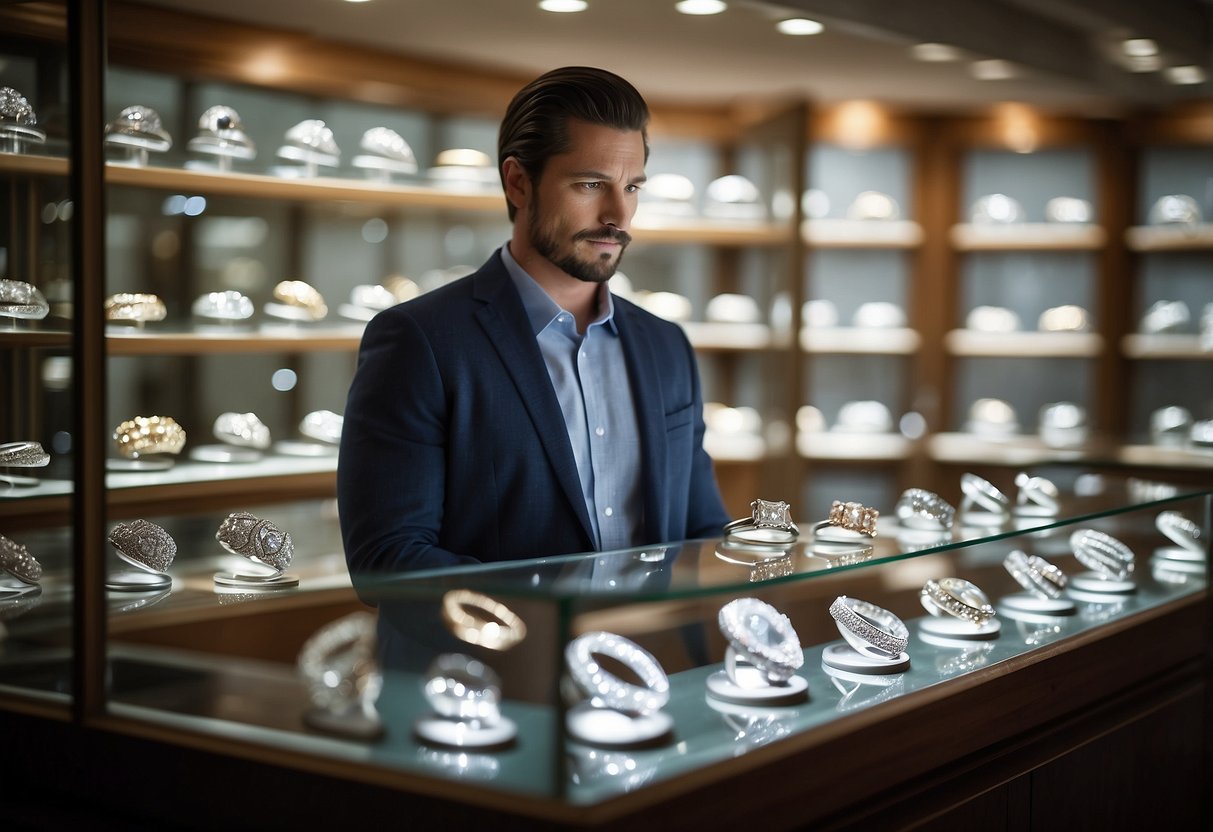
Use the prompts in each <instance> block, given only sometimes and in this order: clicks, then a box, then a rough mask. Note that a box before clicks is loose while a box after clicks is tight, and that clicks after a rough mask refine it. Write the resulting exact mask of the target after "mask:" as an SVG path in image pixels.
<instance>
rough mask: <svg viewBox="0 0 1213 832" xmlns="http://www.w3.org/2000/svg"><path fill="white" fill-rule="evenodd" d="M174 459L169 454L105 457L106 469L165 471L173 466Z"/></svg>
mask: <svg viewBox="0 0 1213 832" xmlns="http://www.w3.org/2000/svg"><path fill="white" fill-rule="evenodd" d="M175 462H176V460H175V459H173V458H172V457H171V456H161V457H153V458H149V457H142V458H140V459H107V460H106V461H105V467H106V470H109V471H167V470H169V469H170V468H172V467H173V463H175Z"/></svg>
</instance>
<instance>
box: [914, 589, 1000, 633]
mask: <svg viewBox="0 0 1213 832" xmlns="http://www.w3.org/2000/svg"><path fill="white" fill-rule="evenodd" d="M918 598H919V601H921V602H922V606H923V609H925V610H926V611H927V612H928V613H930V614H931V615H950V616H953V617H954V618H959V619H961V620H962V621H968V622H969V623H971V624H973V625H975V626H977V627H980V626H982V625H983V624H986V623H987V622H989V621H990V620H992V619H993V618H994V606H993V605H992V604H991V603H990V599H989V597H988V596H987V595H986V594H985V593H984V592H982V591H981V588H980V587H978V586H977V584H975V583H973V582H972V581H966V580H965V579H964V578H940V579H939V580H938V581H936V580H934V579H930V580H928V581H927V582H926V584H924V585H923V587H922V590H921V591H920V592H919V594H918Z"/></svg>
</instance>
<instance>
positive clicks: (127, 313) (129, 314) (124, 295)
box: [105, 292, 168, 324]
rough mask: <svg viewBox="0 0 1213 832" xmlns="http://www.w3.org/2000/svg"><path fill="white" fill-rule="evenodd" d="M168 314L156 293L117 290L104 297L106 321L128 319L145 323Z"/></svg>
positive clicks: (158, 319) (160, 318)
mask: <svg viewBox="0 0 1213 832" xmlns="http://www.w3.org/2000/svg"><path fill="white" fill-rule="evenodd" d="M166 315H168V310H167V309H165V306H164V301H162V300H160V298H159V297H157V296H156V295H151V294H145V293H142V292H119V293H118V294H116V295H110V296H109V297H108V298H106V299H105V319H106V320H107V321H130V322H132V323H139V324H142V323H147V322H148V321H163V320H164V318H165V316H166Z"/></svg>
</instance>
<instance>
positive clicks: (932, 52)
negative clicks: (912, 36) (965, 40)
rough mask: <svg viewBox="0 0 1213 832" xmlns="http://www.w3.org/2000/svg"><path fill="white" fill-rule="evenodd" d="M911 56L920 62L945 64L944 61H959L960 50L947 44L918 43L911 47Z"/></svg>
mask: <svg viewBox="0 0 1213 832" xmlns="http://www.w3.org/2000/svg"><path fill="white" fill-rule="evenodd" d="M910 54H911V55H912V56H913V57H914V58H915V59H917V60H919V61H931V62H933V63H943V62H944V61H959V60H960V58H961V55H960V50H959V49H957V48H956V47H955V46H948V44H946V43H916V44H914V45H913V46H912V47H910Z"/></svg>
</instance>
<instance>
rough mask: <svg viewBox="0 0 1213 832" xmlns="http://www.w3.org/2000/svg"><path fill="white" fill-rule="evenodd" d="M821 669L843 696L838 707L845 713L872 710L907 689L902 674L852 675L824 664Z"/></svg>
mask: <svg viewBox="0 0 1213 832" xmlns="http://www.w3.org/2000/svg"><path fill="white" fill-rule="evenodd" d="M821 669H822V670H824V671H825V672H826V675H827V676H829V677H830V683H831V684H833V685H834V688H835V689H836V690H837V691H838V692H839V693H840V694H842V698H841V699H839V700H838V705H837V706H836V707H837V708H838V710H839V711H843V712H846V711H855V710H860V709H861V708H870V707H871V706H873V705H878V704H880V703H881V702H887V701H888V700H890V699H893V698H895V697H897V696H900V695H901V693H902V691H903V690H904V689H905V678H904V677H903V676H902V675H901V674H900V673H887V674H867V673H851V672H850V671H847V670H839V669H838V668H836V667H830V666H829V665H827V664H822V666H821Z"/></svg>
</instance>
